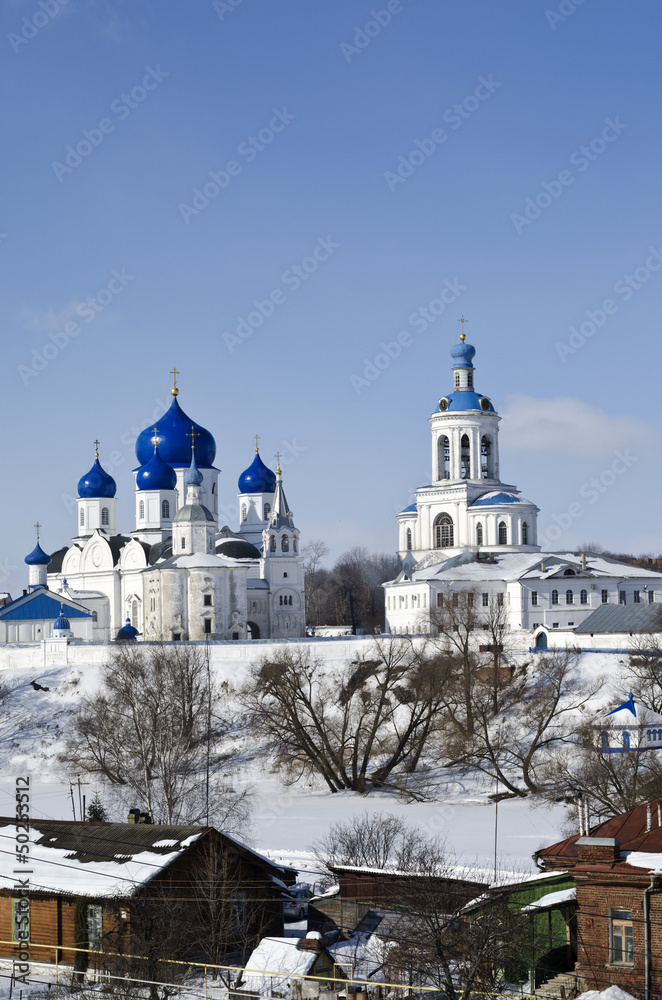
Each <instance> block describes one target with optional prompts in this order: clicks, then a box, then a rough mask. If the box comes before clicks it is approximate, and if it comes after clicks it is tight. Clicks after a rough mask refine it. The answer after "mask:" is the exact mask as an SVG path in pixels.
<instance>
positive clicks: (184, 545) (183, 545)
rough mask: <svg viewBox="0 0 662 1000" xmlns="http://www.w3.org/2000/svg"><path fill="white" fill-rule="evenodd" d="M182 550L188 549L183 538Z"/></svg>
mask: <svg viewBox="0 0 662 1000" xmlns="http://www.w3.org/2000/svg"><path fill="white" fill-rule="evenodd" d="M182 548H183V549H185V548H186V539H185V538H182Z"/></svg>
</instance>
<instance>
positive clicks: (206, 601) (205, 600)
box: [202, 594, 211, 608]
mask: <svg viewBox="0 0 662 1000" xmlns="http://www.w3.org/2000/svg"><path fill="white" fill-rule="evenodd" d="M202 603H203V604H204V606H205V607H206V608H210V607H211V594H204V595H203V602H202Z"/></svg>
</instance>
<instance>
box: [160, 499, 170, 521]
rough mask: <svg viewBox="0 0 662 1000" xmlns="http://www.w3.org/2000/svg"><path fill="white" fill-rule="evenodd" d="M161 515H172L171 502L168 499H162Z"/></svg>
mask: <svg viewBox="0 0 662 1000" xmlns="http://www.w3.org/2000/svg"><path fill="white" fill-rule="evenodd" d="M161 517H170V502H169V501H168V500H162V501H161Z"/></svg>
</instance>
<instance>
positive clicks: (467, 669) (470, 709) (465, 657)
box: [430, 588, 482, 735]
mask: <svg viewBox="0 0 662 1000" xmlns="http://www.w3.org/2000/svg"><path fill="white" fill-rule="evenodd" d="M477 598H478V595H477V593H476V592H475V591H474V590H473V589H471V588H468V589H463V590H455V591H452V590H451V589H450V588H448V589H447V590H446V591H445V592H440V593H439V594H438V595H437V606H436V608H431V609H430V624H431V628H432V632H433V634H435V635H437V636H440V637H442V639H443V645H444V648H446V649H448V650H449V651H450V652H451V654H452V655H453V658H454V660H455V664H456V671H455V673H456V678H457V684H456V685H455V689H456V691H458V692H459V699H458V700H459V702H460V705H461V706H462V709H463V728H464V731H465V732H466V733H467V734H469V735H471V734H472V733H473V731H474V701H473V693H472V692H473V685H474V680H475V675H476V667H477V665H478V660H477V655H476V646H477V643H476V632H477V630H478V629H479V628H480V627H481V625H482V617H481V615H480V614H479V609H478V599H477ZM454 715H455V718H456V719H459V714H458V711H457V708H456V710H455V712H454Z"/></svg>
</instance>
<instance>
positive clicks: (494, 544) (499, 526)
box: [384, 334, 662, 648]
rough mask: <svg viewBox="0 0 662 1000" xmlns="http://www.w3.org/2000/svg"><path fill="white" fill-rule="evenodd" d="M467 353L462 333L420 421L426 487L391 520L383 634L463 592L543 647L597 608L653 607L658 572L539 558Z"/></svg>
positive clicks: (584, 559)
mask: <svg viewBox="0 0 662 1000" xmlns="http://www.w3.org/2000/svg"><path fill="white" fill-rule="evenodd" d="M475 353H476V351H475V348H473V347H472V346H471V344H468V343H467V342H466V339H465V335H464V334H461V335H460V343H459V344H456V345H455V346H454V347H453V348H452V349H451V357H452V359H453V364H452V369H453V388H452V391H451V392H449V393H448V395H446V396H442V398H441V399H440V400H439V405H438V407H437V409H436V410H435V412H434V413H433V414H432V416H431V417H430V430H431V437H432V440H431V446H432V470H433V473H432V475H433V481H432V482H431V483H430V484H429V485H427V486H421V487H420V488H419V489H417V490H416V492H415V495H414V502H413V503H412V504H411V505H410V506H409V507H406V508H405V510H403V511H401V512H400V514H399V515H398V523H399V529H398V530H399V542H398V551H399V555H400V558H401V560H402V570H401V572H400V573H399V575H398V576H397V578H396V579H395V580H392V581H391V582H390V583H386V584H384V588H385V593H386V630H387V631H388V632H392V633H396V634H407V633H427V632H429V631H431V629H433V628H434V621H433V619H434V614H435V609H438V608H443V605H444V601H453V599H454V595H459V593H460V592H461V591H463V590H469V591H472V592H473V595H474V596H473V600H474V601H475V602H476V604H477V605H478V606H479V607H484V608H486V609H489V608H490V607H492V606H494V605H496V606H503V607H504V608H505V609H506V614H507V620H508V624H509V626H510V628H511V629H513V630H515V631H519V632H521V631H524V632H530V633H531V639H532V644H534V645H535V646H537V647H543V648H544V647H546V646H547V635H548V633H549V632H553V631H554V630H556V629H559V630H563V631H567V630H570V631H572V630H573V629H575V628H577V627H578V626H580V625H582V624H583V623H584V622H585V621H586V619H587V618H588V616H589V615H591V614H592V613H593V612H595V611H596V609H597V608H599V607H601V606H602V605H604V604H617V605H618V604H642V603H650V604H654V603H656V602H662V574H660V573H656V572H653V571H652V570H646V569H642V568H640V567H637V566H631V565H629V564H627V563H622V562H618V561H616V560H613V559H608V558H606V557H604V556H599V555H592V554H591V553H579V554H577V553H573V552H568V553H559V552H541V550H540V546H539V545H538V544H537V521H538V511H539V508H538V507H537V506H536V505H535V504H534V503H532V502H531V501H530V500H527V499H526V498H525V497H523V496H522V495H521V493H520V491H519V490H518V489H517V488H516V487H515V486H511V485H509V484H506V483H504V482H502V480H501V470H500V467H499V421H500V419H501V418H500V417H499V415H498V414H497V412H496V410H495V409H494V405H493V403H492V400H491V399H490V398H489V396H485V395H483V394H482V393H480V392H478V391H477V389H476V387H475V385H474V365H473V359H474V356H475ZM455 600H458V597H457V596H455ZM596 631H597V630H596Z"/></svg>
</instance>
